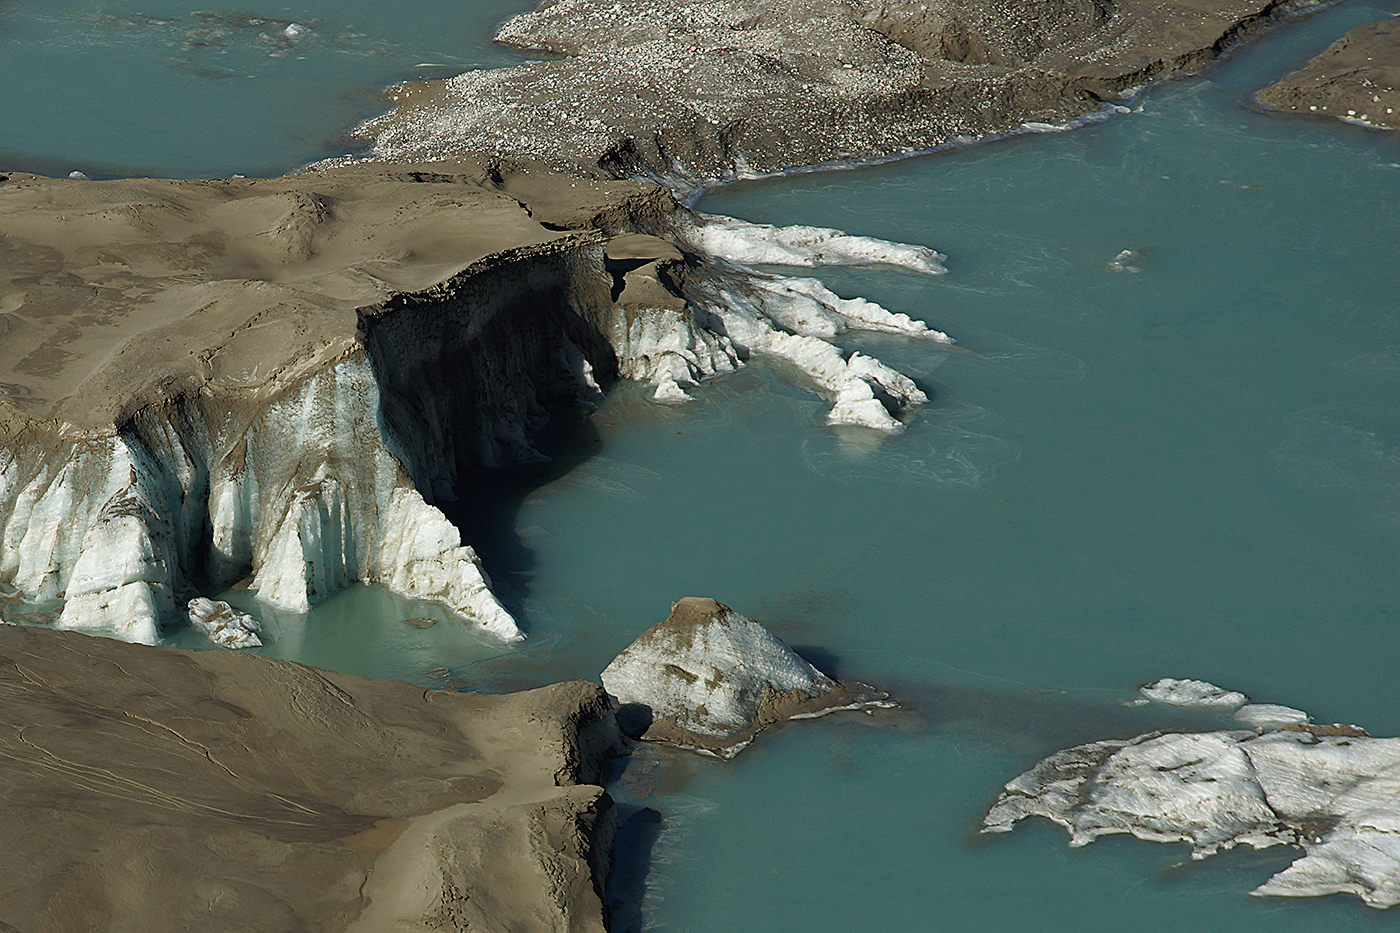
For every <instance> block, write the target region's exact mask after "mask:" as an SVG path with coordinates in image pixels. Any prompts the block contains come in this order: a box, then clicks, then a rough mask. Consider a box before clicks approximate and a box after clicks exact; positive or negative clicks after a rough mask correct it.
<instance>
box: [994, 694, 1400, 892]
mask: <svg viewBox="0 0 1400 933" xmlns="http://www.w3.org/2000/svg"><path fill="white" fill-rule="evenodd" d="M1143 694H1144V695H1145V696H1148V697H1149V698H1151V699H1154V700H1157V701H1159V702H1166V703H1172V704H1173V705H1178V706H1197V707H1198V708H1201V707H1204V708H1214V709H1218V710H1220V711H1222V712H1229V711H1231V710H1235V709H1236V708H1238V711H1237V712H1235V718H1236V719H1238V720H1240V721H1241V722H1245V723H1248V724H1250V725H1254V726H1256V727H1257V728H1256V729H1253V730H1246V729H1227V730H1221V731H1217V732H1195V733H1191V732H1150V733H1147V734H1146V735H1140V736H1137V737H1136V738H1131V739H1110V740H1105V741H1101V742H1090V743H1089V744H1087V745H1079V746H1076V747H1074V748H1070V749H1066V750H1064V751H1061V752H1056V753H1055V754H1053V755H1051V756H1050V757H1048V758H1046V759H1045V760H1043V761H1041V762H1040V763H1039V764H1037V765H1036V766H1035V767H1034V768H1032V769H1031V770H1029V771H1027V772H1026V773H1024V774H1022V775H1020V776H1019V777H1017V778H1016V779H1014V780H1012V781H1011V782H1010V783H1008V784H1007V785H1006V787H1005V789H1004V790H1003V791H1002V793H1001V796H1000V797H999V798H998V799H997V802H996V804H995V805H994V806H993V807H992V809H991V811H990V812H989V813H988V814H987V815H986V817H985V818H984V820H983V830H982V831H983V832H988V833H1003V832H1009V831H1010V830H1011V829H1012V828H1013V827H1014V826H1015V824H1016V823H1017V822H1018V821H1020V820H1022V819H1025V818H1026V817H1029V816H1040V817H1044V818H1046V819H1048V820H1050V821H1051V822H1054V823H1058V824H1059V825H1060V826H1063V827H1064V828H1065V829H1066V830H1067V831H1068V832H1069V834H1070V845H1072V846H1082V845H1087V844H1089V843H1090V842H1093V841H1094V840H1095V839H1097V838H1098V837H1099V836H1104V835H1108V834H1111V833H1131V834H1132V835H1134V836H1136V837H1137V838H1139V839H1145V840H1148V841H1152V842H1186V843H1190V845H1191V847H1192V852H1191V857H1192V858H1193V859H1203V858H1206V857H1208V856H1210V855H1214V854H1215V853H1217V852H1222V851H1225V850H1227V849H1231V848H1234V847H1235V846H1237V845H1248V846H1252V847H1253V848H1256V849H1264V848H1269V847H1271V846H1277V845H1289V846H1295V847H1298V848H1300V849H1302V850H1303V851H1304V853H1305V854H1304V856H1303V857H1302V858H1300V859H1298V860H1297V861H1296V862H1294V863H1293V864H1292V865H1290V866H1288V867H1287V868H1286V869H1284V870H1283V871H1281V872H1279V873H1278V874H1276V875H1274V876H1273V877H1272V878H1270V879H1269V880H1268V881H1266V882H1265V883H1264V884H1262V885H1260V886H1259V887H1258V888H1256V889H1255V890H1254V891H1253V892H1252V893H1254V894H1257V895H1278V896H1286V897H1308V896H1316V895H1323V894H1352V895H1355V896H1356V897H1359V898H1360V899H1361V900H1362V901H1364V902H1365V903H1367V904H1368V905H1370V906H1372V907H1378V908H1384V907H1391V906H1393V905H1395V904H1396V903H1400V738H1372V737H1371V736H1369V735H1367V734H1366V732H1365V731H1364V730H1362V729H1360V728H1358V727H1356V726H1345V725H1315V724H1310V723H1308V722H1307V714H1306V713H1303V712H1302V711H1301V710H1296V709H1292V708H1291V707H1286V706H1276V705H1274V704H1268V703H1257V704H1248V705H1245V704H1246V703H1247V699H1248V698H1246V697H1244V695H1243V694H1239V693H1234V692H1232V691H1225V690H1221V689H1220V688H1218V687H1214V686H1213V685H1211V684H1206V683H1203V682H1202V681H1178V680H1162V681H1155V682H1154V683H1153V684H1149V685H1148V686H1147V687H1144V688H1143ZM1237 699H1238V702H1236V700H1237Z"/></svg>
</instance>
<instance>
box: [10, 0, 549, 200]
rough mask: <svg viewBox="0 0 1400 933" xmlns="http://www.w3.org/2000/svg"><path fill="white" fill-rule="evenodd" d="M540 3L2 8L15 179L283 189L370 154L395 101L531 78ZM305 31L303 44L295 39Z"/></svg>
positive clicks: (128, 1) (39, 4) (442, 0)
mask: <svg viewBox="0 0 1400 933" xmlns="http://www.w3.org/2000/svg"><path fill="white" fill-rule="evenodd" d="M528 7H529V3H528V2H526V0H465V2H463V0H411V2H403V3H384V2H377V0H304V2H301V3H297V4H292V5H282V4H278V3H264V4H261V5H258V6H251V5H249V4H241V3H238V4H230V3H217V2H215V3H207V4H204V5H203V6H200V5H199V4H198V3H194V2H192V0H6V2H0V87H4V88H5V93H4V94H3V95H0V166H3V167H4V168H7V169H10V170H19V171H35V172H40V173H46V174H62V175H66V174H68V173H69V172H71V171H81V172H84V173H86V174H88V175H90V176H92V177H94V178H99V177H109V176H126V175H151V176H158V177H170V178H192V177H205V176H210V177H217V176H227V175H232V174H240V175H249V176H264V175H281V174H285V173H287V172H290V171H293V170H295V169H297V168H300V167H301V166H303V165H305V164H307V163H308V162H313V161H315V160H317V159H322V158H327V157H330V156H337V155H343V154H344V153H346V152H347V151H350V150H352V149H357V148H358V147H360V146H361V145H362V144H361V143H360V142H358V141H352V140H349V139H347V138H346V137H347V134H348V132H349V130H350V129H351V128H352V127H353V126H354V125H355V124H357V123H358V122H360V121H361V120H363V119H365V118H367V117H370V116H373V115H375V114H376V113H378V112H381V111H382V110H383V109H384V103H383V100H382V98H381V93H382V90H383V88H384V87H385V86H386V85H389V84H392V83H394V82H396V81H402V80H405V79H410V78H436V77H446V76H448V75H452V74H456V73H457V72H460V71H463V70H465V69H467V68H475V67H495V66H500V65H508V64H512V63H514V62H518V61H520V60H521V59H520V58H519V56H516V55H513V54H511V53H510V52H508V51H507V50H505V49H504V48H501V47H499V46H495V45H493V44H492V43H491V41H490V40H491V35H492V33H493V32H494V31H495V27H496V26H497V25H498V24H499V23H500V22H502V21H503V20H505V19H507V18H508V17H510V16H512V15H514V14H516V13H519V12H521V11H522V10H524V9H527V8H528ZM289 30H290V34H289Z"/></svg>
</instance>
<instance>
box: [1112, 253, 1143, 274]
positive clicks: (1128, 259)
mask: <svg viewBox="0 0 1400 933" xmlns="http://www.w3.org/2000/svg"><path fill="white" fill-rule="evenodd" d="M1140 259H1142V254H1141V253H1139V252H1138V251H1137V250H1134V249H1124V250H1119V251H1118V254H1117V255H1116V256H1114V257H1113V258H1112V259H1110V260H1109V261H1108V265H1107V268H1108V271H1110V272H1141V271H1142V266H1140V265H1138V264H1137V263H1138V261H1139V260H1140Z"/></svg>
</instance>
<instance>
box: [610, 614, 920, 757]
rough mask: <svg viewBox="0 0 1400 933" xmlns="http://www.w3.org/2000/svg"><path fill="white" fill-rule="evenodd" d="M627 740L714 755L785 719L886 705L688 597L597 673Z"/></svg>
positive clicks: (767, 635) (743, 621) (742, 621)
mask: <svg viewBox="0 0 1400 933" xmlns="http://www.w3.org/2000/svg"><path fill="white" fill-rule="evenodd" d="M603 686H604V687H605V688H606V689H607V691H608V693H610V694H611V695H612V696H614V697H615V698H616V699H617V700H618V702H619V703H620V704H621V707H620V709H619V710H618V723H619V725H621V726H622V727H623V729H624V730H625V731H627V732H629V733H630V734H631V735H633V736H634V737H638V738H643V739H646V740H647V741H652V742H662V743H665V744H668V745H676V746H679V747H681V748H689V749H693V750H695V751H698V752H701V753H703V754H707V755H714V756H716V757H719V758H730V757H732V756H734V755H736V754H738V753H739V752H740V751H741V750H742V749H743V748H744V747H745V746H747V745H748V744H749V743H750V742H752V741H753V739H754V736H755V735H757V734H758V733H759V732H760V731H762V730H763V729H764V728H766V727H767V726H769V725H772V724H773V723H775V722H779V721H782V720H785V719H812V718H816V717H818V716H823V715H826V714H827V713H833V712H836V711H837V710H859V709H866V710H868V709H876V708H890V707H893V706H895V705H897V704H895V703H894V702H893V701H892V700H890V699H889V695H888V694H885V693H881V692H880V691H878V690H875V689H873V688H871V687H867V686H866V685H865V684H858V683H842V682H841V681H838V680H833V679H832V678H830V677H828V676H827V675H825V674H823V673H822V672H821V671H819V670H817V669H816V668H815V667H813V666H812V665H811V664H809V663H808V662H807V661H805V660H803V658H802V657H801V656H799V655H798V654H797V652H795V651H793V650H792V649H791V648H789V647H788V646H787V645H786V644H784V643H783V642H782V640H781V639H779V638H777V637H776V636H775V635H773V633H771V632H769V631H768V630H767V629H765V628H764V627H763V626H762V625H759V624H758V623H757V622H755V621H754V620H752V619H749V618H746V617H744V616H741V615H739V613H737V612H735V611H734V610H732V609H730V608H729V607H728V606H726V605H724V604H723V603H719V602H716V601H715V600H713V599H705V598H700V597H694V596H687V597H685V598H684V599H681V600H679V601H678V602H675V603H672V605H671V614H670V616H668V617H667V619H666V621H665V622H662V623H661V624H660V625H656V626H653V627H652V628H650V629H648V630H647V631H646V632H645V633H643V634H642V635H641V637H639V638H638V639H637V640H636V641H635V642H633V643H632V644H631V645H630V646H628V647H627V648H626V649H625V650H624V651H623V652H622V653H621V654H619V655H618V656H617V657H616V658H614V659H613V661H612V663H611V664H609V665H608V666H607V668H606V669H605V670H604V671H603Z"/></svg>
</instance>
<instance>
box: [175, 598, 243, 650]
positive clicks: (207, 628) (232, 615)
mask: <svg viewBox="0 0 1400 933" xmlns="http://www.w3.org/2000/svg"><path fill="white" fill-rule="evenodd" d="M186 608H187V609H188V611H189V616H190V627H191V628H193V629H194V630H195V631H197V632H199V633H200V634H201V635H203V636H204V637H206V638H208V639H209V640H210V641H212V642H213V643H214V644H216V645H223V646H224V647H225V648H256V647H258V646H259V645H261V644H262V639H261V638H259V637H258V634H259V633H260V632H261V631H262V626H261V625H260V624H258V620H257V619H255V618H253V617H252V616H250V615H248V614H247V613H246V612H239V611H238V610H237V609H234V608H233V607H232V606H230V605H229V604H228V603H226V602H224V601H223V600H213V599H209V598H208V597H205V596H196V597H195V598H194V599H192V600H190V601H189V605H188V606H187V607H186Z"/></svg>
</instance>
